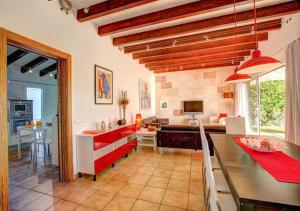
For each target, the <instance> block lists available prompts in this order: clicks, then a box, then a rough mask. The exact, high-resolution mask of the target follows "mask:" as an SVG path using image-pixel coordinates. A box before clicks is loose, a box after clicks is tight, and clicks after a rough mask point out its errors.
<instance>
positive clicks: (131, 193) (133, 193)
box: [118, 184, 144, 199]
mask: <svg viewBox="0 0 300 211" xmlns="http://www.w3.org/2000/svg"><path fill="white" fill-rule="evenodd" d="M143 189H144V186H143V185H137V184H127V185H124V186H123V187H122V189H121V190H120V191H119V193H118V195H120V196H126V197H130V198H134V199H137V198H138V197H139V195H140V194H141V192H142V190H143Z"/></svg>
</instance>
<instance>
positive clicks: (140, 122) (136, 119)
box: [135, 114, 142, 130]
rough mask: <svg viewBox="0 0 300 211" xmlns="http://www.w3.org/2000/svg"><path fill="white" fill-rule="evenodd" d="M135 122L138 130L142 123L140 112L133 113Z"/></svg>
mask: <svg viewBox="0 0 300 211" xmlns="http://www.w3.org/2000/svg"><path fill="white" fill-rule="evenodd" d="M135 124H136V128H137V130H140V128H141V125H142V114H136V115H135Z"/></svg>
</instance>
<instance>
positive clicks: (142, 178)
mask: <svg viewBox="0 0 300 211" xmlns="http://www.w3.org/2000/svg"><path fill="white" fill-rule="evenodd" d="M150 177H151V175H146V174H139V173H136V174H134V175H133V176H132V177H130V179H129V180H128V182H129V183H133V184H138V185H146V184H147V182H148V181H149V179H150Z"/></svg>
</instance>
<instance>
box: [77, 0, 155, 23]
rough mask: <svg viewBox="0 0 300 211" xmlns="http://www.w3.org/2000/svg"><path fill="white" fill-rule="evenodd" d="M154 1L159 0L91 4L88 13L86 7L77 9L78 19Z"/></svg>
mask: <svg viewBox="0 0 300 211" xmlns="http://www.w3.org/2000/svg"><path fill="white" fill-rule="evenodd" d="M154 1H157V0H108V1H104V2H101V3H98V4H94V5H91V6H89V7H88V12H87V13H86V12H85V11H84V9H85V8H82V9H79V10H77V20H78V21H79V22H84V21H88V20H92V19H95V18H99V17H102V16H105V15H110V14H113V13H117V12H121V11H124V10H127V9H130V8H133V7H138V6H141V5H144V4H148V3H150V2H154Z"/></svg>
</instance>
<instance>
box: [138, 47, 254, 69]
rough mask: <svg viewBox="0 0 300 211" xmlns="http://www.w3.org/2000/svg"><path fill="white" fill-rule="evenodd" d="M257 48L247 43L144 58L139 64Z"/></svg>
mask: <svg viewBox="0 0 300 211" xmlns="http://www.w3.org/2000/svg"><path fill="white" fill-rule="evenodd" d="M255 48H256V44H255V43H247V44H242V45H234V46H225V47H223V46H221V47H219V48H209V49H203V50H198V51H191V52H184V53H177V54H168V55H161V56H155V57H149V58H142V59H140V60H139V63H140V64H147V63H151V62H160V61H172V60H174V59H187V58H192V57H196V56H207V55H219V54H224V53H230V52H240V51H251V50H253V49H255Z"/></svg>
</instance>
